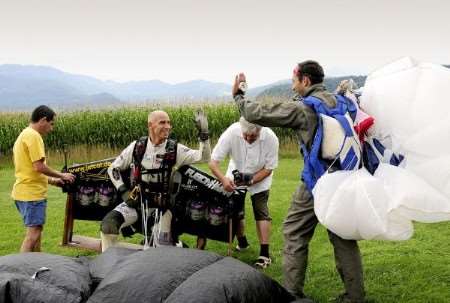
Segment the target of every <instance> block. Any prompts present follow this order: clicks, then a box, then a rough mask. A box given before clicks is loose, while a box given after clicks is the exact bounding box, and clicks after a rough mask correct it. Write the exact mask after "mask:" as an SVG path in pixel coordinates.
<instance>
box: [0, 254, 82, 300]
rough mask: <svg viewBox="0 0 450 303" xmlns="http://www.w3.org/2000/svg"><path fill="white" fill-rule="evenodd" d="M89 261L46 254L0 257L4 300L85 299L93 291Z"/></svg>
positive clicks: (1, 296)
mask: <svg viewBox="0 0 450 303" xmlns="http://www.w3.org/2000/svg"><path fill="white" fill-rule="evenodd" d="M88 262H89V260H88V259H86V258H70V257H64V256H58V255H51V254H45V253H22V254H14V255H8V256H3V257H0V302H7V303H10V302H11V303H16V302H17V303H36V302H45V303H61V302H65V303H79V302H85V301H86V300H87V298H88V297H89V295H90V293H91V278H90V274H89V267H88Z"/></svg>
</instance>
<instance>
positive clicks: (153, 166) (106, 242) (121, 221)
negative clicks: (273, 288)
mask: <svg viewBox="0 0 450 303" xmlns="http://www.w3.org/2000/svg"><path fill="white" fill-rule="evenodd" d="M195 120H196V126H197V128H198V130H199V140H200V144H199V145H200V146H199V149H198V150H193V149H190V148H188V147H186V146H184V145H182V144H180V143H176V142H175V141H173V140H171V139H169V138H168V137H169V133H170V129H171V128H172V124H171V121H170V118H169V115H168V114H167V113H166V112H164V111H159V110H158V111H153V112H151V113H150V114H149V116H148V139H147V140H146V142H147V143H146V145H145V146H144V145H143V146H144V147H142V149H145V152H144V151H142V156H141V158H142V160H140V163H137V165H138V166H140V170H139V176H138V177H139V182H138V188H139V190H140V193H139V198H138V199H136V195H135V194H134V193H133V191H132V188H127V186H126V184H125V182H124V180H123V179H122V174H121V172H129V173H130V175H131V176H130V178H133V171H134V169H135V168H136V163H135V160H134V159H135V158H134V157H136V150H137V148H136V145H137V144H138V141H133V142H132V143H131V144H130V145H128V147H127V148H125V149H124V150H123V151H122V153H121V154H120V155H119V157H117V158H116V159H115V160H114V162H113V163H112V164H111V166H110V167H109V168H108V174H109V176H110V179H111V181H112V182H113V184H114V186H115V187H116V189H117V190H118V192H119V193H120V194H121V195H122V200H123V201H124V202H122V203H121V204H119V205H118V206H117V207H116V208H115V209H114V210H112V211H111V212H109V213H108V214H107V215H106V216H105V218H104V219H103V221H102V224H101V233H100V235H101V240H102V251H105V250H106V249H107V248H108V247H110V246H114V245H116V244H117V238H118V236H119V231H120V230H121V229H122V228H125V227H128V226H131V225H132V224H134V223H136V222H137V220H138V210H139V211H143V209H142V205H141V203H140V200H141V199H143V200H146V203H148V204H149V205H150V207H153V209H151V211H152V212H153V211H155V209H156V208H158V207H157V206H158V205H160V206H162V211H161V216H160V218H159V224H158V235H154V236H155V238H154V241H156V242H157V244H159V245H173V241H172V240H173V239H172V235H171V222H172V212H171V211H170V210H169V209H168V207H167V203H168V199H169V197H168V194H169V188H168V186H165V185H168V184H164V178H165V176H168V178H170V175H171V173H172V165H170V167H165V165H164V164H165V161H166V158H167V155H169V156H170V155H172V157H173V158H174V159H173V161H172V162H173V167H174V168H177V167H180V166H182V165H187V164H193V163H199V162H208V161H209V160H210V157H211V147H210V143H209V139H208V121H207V119H206V116H205V115H204V114H203V112H201V111H200V112H197V114H196V117H195ZM139 141H140V140H139ZM172 142H173V143H172ZM170 144H173V145H175V146H174V147H173V148H172V149H173V150H175V152H172V153H170V152H168V147H169V145H170ZM134 177H136V176H134ZM166 183H168V180H167V182H166ZM134 188H136V187H134ZM130 190H131V191H132V193H131V194H130ZM144 209H145V208H144ZM144 217H145V216H144ZM142 225H144V227H143V228H144V231H145V228H146V226H147V224H142ZM146 240H147V239H146Z"/></svg>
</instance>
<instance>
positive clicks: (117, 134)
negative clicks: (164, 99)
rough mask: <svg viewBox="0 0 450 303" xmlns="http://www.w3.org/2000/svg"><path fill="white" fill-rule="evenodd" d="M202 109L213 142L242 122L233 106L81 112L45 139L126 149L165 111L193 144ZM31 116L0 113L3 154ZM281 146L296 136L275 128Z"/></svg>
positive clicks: (49, 144)
mask: <svg viewBox="0 0 450 303" xmlns="http://www.w3.org/2000/svg"><path fill="white" fill-rule="evenodd" d="M199 107H202V108H203V109H204V111H205V112H206V114H207V116H208V122H209V131H210V136H211V138H212V140H213V141H215V140H217V138H218V137H219V136H220V134H221V133H222V132H223V131H224V130H225V129H226V128H227V127H228V126H229V125H230V124H232V123H233V122H235V121H237V120H238V119H239V113H238V111H237V108H236V106H235V105H234V104H232V103H219V104H202V105H199V104H195V105H194V104H193V105H179V106H162V107H161V106H159V107H157V105H150V106H127V107H120V108H114V109H106V110H80V111H74V112H62V113H57V118H56V124H55V128H54V130H53V132H51V133H50V134H49V135H48V136H47V137H45V138H44V142H45V145H46V148H47V149H49V150H61V149H62V148H63V146H64V145H66V146H68V147H75V146H87V147H89V146H102V147H105V148H123V147H125V146H127V145H128V144H129V143H130V142H131V141H133V140H136V139H137V138H140V137H142V136H146V135H147V134H148V129H147V117H148V113H149V112H151V111H153V110H156V109H163V110H165V111H166V112H167V113H168V114H169V116H170V119H171V121H172V127H173V128H172V135H171V136H172V137H174V138H176V139H177V140H178V141H180V142H183V143H186V144H189V143H194V142H197V131H196V129H195V125H194V111H195V110H196V109H198V108H199ZM30 115H31V113H0V152H1V153H2V154H11V151H12V147H13V145H14V142H15V140H16V138H17V136H18V135H19V134H20V132H21V131H22V130H23V129H24V128H25V127H26V126H27V125H28V124H29V117H30ZM274 131H275V133H276V134H277V135H278V137H279V139H280V143H285V142H292V140H293V139H294V133H293V132H292V131H291V130H289V129H281V128H279V129H278V128H275V129H274Z"/></svg>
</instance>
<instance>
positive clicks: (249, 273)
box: [0, 247, 293, 303]
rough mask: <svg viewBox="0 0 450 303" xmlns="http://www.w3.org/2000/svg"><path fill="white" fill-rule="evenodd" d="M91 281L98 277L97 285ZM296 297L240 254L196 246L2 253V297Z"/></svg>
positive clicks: (74, 302)
mask: <svg viewBox="0 0 450 303" xmlns="http://www.w3.org/2000/svg"><path fill="white" fill-rule="evenodd" d="M45 268H48V270H46V269H45ZM89 272H90V273H89ZM36 273H37V274H36ZM34 275H35V278H33V276H34ZM92 281H95V282H96V283H99V284H98V287H97V288H96V289H95V290H94V287H95V286H96V285H95V283H92ZM92 291H93V293H92V294H91V292H92ZM89 295H90V297H89ZM292 300H293V298H292V297H291V296H290V295H289V294H288V292H287V291H286V290H285V289H284V288H283V287H281V286H280V285H279V284H278V283H277V282H276V281H274V280H272V279H270V278H269V277H268V276H266V275H265V274H264V273H262V272H260V271H258V270H256V269H254V268H252V267H250V266H248V265H247V264H244V263H242V262H240V261H238V260H236V259H233V258H230V257H223V256H220V255H217V254H215V253H211V252H205V251H200V250H196V249H182V248H176V247H160V248H150V249H148V250H146V251H134V250H129V249H124V248H110V249H109V250H108V251H106V252H105V253H103V254H102V255H99V256H97V257H96V258H94V259H93V260H90V261H88V260H87V258H70V257H64V256H57V255H50V254H45V253H25V254H15V255H9V256H4V257H0V303H3V302H5V303H16V302H20V303H38V302H39V303H56V302H58V303H60V302H64V303H79V302H81V303H83V302H86V301H87V302H89V303H110V302H111V303H112V302H114V303H120V302H133V303H140V302H168V303H169V302H170V303H173V302H182V303H189V302H200V303H202V302H205V303H206V302H208V303H209V302H216V303H222V302H223V303H225V302H227V303H232V302H249V303H252V302H255V303H256V302H277V303H278V302H280V303H283V302H291V301H292Z"/></svg>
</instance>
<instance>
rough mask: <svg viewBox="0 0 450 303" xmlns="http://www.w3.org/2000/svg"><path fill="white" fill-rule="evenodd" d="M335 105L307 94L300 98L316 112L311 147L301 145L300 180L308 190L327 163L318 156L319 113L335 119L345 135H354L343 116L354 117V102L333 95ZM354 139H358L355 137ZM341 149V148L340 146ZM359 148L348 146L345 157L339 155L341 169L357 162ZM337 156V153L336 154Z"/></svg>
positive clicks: (319, 135)
mask: <svg viewBox="0 0 450 303" xmlns="http://www.w3.org/2000/svg"><path fill="white" fill-rule="evenodd" d="M335 97H336V101H337V104H336V107H334V108H329V107H328V106H327V105H326V104H325V103H324V102H323V101H322V100H320V99H319V98H317V97H313V96H308V97H306V98H304V99H302V100H301V101H300V102H303V103H304V104H305V105H308V106H309V107H311V108H312V109H313V110H314V111H315V112H316V114H317V119H318V123H317V130H316V133H315V135H314V138H313V143H312V145H311V149H310V150H308V149H307V148H306V145H305V144H304V143H303V144H302V145H301V149H302V153H303V158H304V167H303V172H302V176H301V177H302V180H303V182H304V183H305V185H306V187H307V188H308V190H309V191H310V192H312V189H313V188H314V186H315V185H316V183H317V180H319V178H320V177H321V176H322V175H323V174H325V172H326V171H327V169H328V166H329V165H328V164H327V162H326V161H325V160H323V159H322V158H321V156H320V148H321V144H322V139H323V122H322V119H321V118H320V115H319V114H323V115H326V116H329V117H333V118H334V119H336V120H337V121H338V122H339V124H340V125H341V126H342V128H343V130H344V133H345V136H346V137H354V132H353V125H350V123H349V121H348V120H347V119H346V118H345V114H346V113H349V114H350V117H351V118H352V120H354V119H355V117H356V106H355V105H354V103H353V102H352V101H351V100H349V99H347V98H346V97H344V96H342V95H335ZM356 140H359V139H358V138H356ZM341 150H342V148H341ZM359 153H360V151H359V150H354V149H353V148H350V150H349V151H348V152H347V154H346V155H345V157H343V158H342V157H341V159H340V161H339V162H338V164H340V169H341V170H353V169H355V167H356V166H357V165H358V163H359V156H360V155H359ZM337 157H339V155H337Z"/></svg>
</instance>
